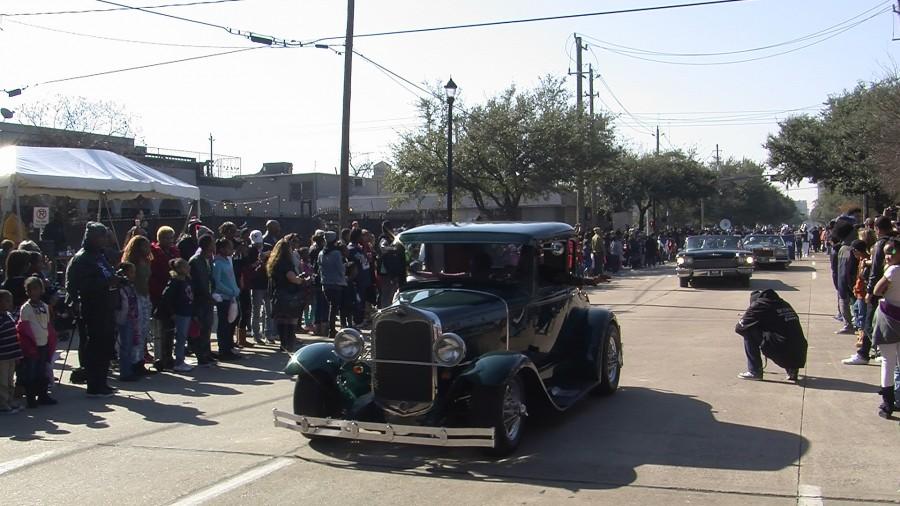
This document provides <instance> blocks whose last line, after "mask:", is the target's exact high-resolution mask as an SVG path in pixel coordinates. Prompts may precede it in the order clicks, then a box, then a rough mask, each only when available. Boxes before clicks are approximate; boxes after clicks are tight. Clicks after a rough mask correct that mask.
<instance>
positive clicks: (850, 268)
mask: <svg viewBox="0 0 900 506" xmlns="http://www.w3.org/2000/svg"><path fill="white" fill-rule="evenodd" d="M853 232H854V229H853V225H851V224H850V223H849V222H848V221H846V220H836V221H835V225H834V228H833V229H832V231H831V240H832V244H833V245H832V253H831V281H832V282H833V284H834V289H835V291H836V292H837V299H838V312H839V314H840V316H841V320H843V322H844V326H843V328H841V329H840V330H838V331H836V332H835V334H855V333H856V327H855V326H854V325H853V315H852V314H851V312H850V301H851V300H852V299H854V296H853V284H854V283H855V280H856V270H857V267H858V264H857V262H856V259H855V257H854V256H853V248H852V247H850V244H851V243H852V242H853V239H854V238H855V234H854V233H853Z"/></svg>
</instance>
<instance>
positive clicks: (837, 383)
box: [801, 376, 878, 394]
mask: <svg viewBox="0 0 900 506" xmlns="http://www.w3.org/2000/svg"><path fill="white" fill-rule="evenodd" d="M801 384H802V385H803V386H805V387H806V388H813V389H816V390H835V391H838V392H859V393H864V394H875V393H878V386H876V385H875V384H874V383H861V382H859V381H850V380H845V379H839V378H819V377H816V376H801Z"/></svg>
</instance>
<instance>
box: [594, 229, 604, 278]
mask: <svg viewBox="0 0 900 506" xmlns="http://www.w3.org/2000/svg"><path fill="white" fill-rule="evenodd" d="M591 261H592V263H593V271H594V272H593V274H594V276H599V275H601V274H603V267H604V263H605V262H606V241H604V239H603V233H602V231H601V230H600V227H594V236H593V237H592V238H591Z"/></svg>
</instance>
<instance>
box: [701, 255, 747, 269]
mask: <svg viewBox="0 0 900 506" xmlns="http://www.w3.org/2000/svg"><path fill="white" fill-rule="evenodd" d="M692 267H693V268H694V269H727V268H730V267H737V258H735V257H733V256H732V257H729V258H695V259H694V263H693V264H692Z"/></svg>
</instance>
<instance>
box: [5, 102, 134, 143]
mask: <svg viewBox="0 0 900 506" xmlns="http://www.w3.org/2000/svg"><path fill="white" fill-rule="evenodd" d="M16 112H17V118H18V119H19V122H20V123H22V124H26V125H33V126H38V127H47V128H54V129H58V130H65V133H59V134H58V135H55V136H53V137H54V138H53V139H52V141H53V142H55V143H57V144H61V145H65V146H71V147H100V146H98V144H104V143H103V141H101V140H99V139H97V138H96V136H98V135H105V136H114V137H135V135H137V132H136V128H135V118H134V115H133V114H131V113H130V112H128V110H127V109H126V108H125V106H123V105H121V104H118V103H116V102H112V101H108V100H90V99H88V98H85V97H68V96H64V95H56V96H55V97H54V98H53V99H50V100H42V101H35V102H31V103H27V104H24V105H22V106H21V107H20V108H19V109H18V110H17V111H16ZM88 134H92V135H88Z"/></svg>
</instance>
